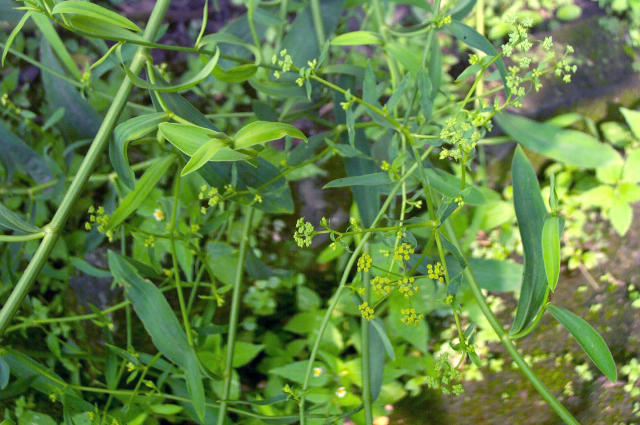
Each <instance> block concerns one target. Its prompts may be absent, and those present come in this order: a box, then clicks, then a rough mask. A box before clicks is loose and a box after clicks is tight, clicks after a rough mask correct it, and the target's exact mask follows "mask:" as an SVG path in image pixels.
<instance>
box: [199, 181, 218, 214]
mask: <svg viewBox="0 0 640 425" xmlns="http://www.w3.org/2000/svg"><path fill="white" fill-rule="evenodd" d="M198 199H200V200H203V199H208V201H207V206H206V207H201V208H200V212H201V213H202V214H206V213H207V208H209V207H214V206H216V205H218V202H220V201H221V200H222V196H220V192H218V189H217V188H215V187H209V186H207V185H206V184H205V185H202V187H201V188H200V193H199V194H198Z"/></svg>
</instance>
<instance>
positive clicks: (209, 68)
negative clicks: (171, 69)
mask: <svg viewBox="0 0 640 425" xmlns="http://www.w3.org/2000/svg"><path fill="white" fill-rule="evenodd" d="M219 58H220V49H216V53H215V54H214V55H213V56H212V57H211V59H210V60H209V62H207V64H206V65H205V66H203V67H202V69H201V70H200V71H198V73H197V74H196V75H194V76H193V77H191V78H189V79H188V80H187V81H183V82H182V83H180V84H175V85H172V86H167V85H164V84H151V83H149V82H147V81H145V80H143V79H142V78H140V77H138V76H137V75H134V74H133V73H132V72H131V71H130V70H129V67H128V66H126V65H125V64H124V63H123V69H124V72H125V73H126V74H127V77H128V78H129V79H130V80H131V82H132V83H133V85H135V86H136V87H140V88H143V89H147V90H154V91H159V92H167V93H175V92H180V91H184V90H188V89H190V88H191V87H193V86H195V85H197V84H198V83H200V82H201V81H202V80H204V79H205V78H207V77H208V76H209V75H211V73H212V72H213V70H214V68H215V67H216V65H217V64H218V59H219ZM158 81H160V80H158Z"/></svg>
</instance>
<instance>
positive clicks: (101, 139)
mask: <svg viewBox="0 0 640 425" xmlns="http://www.w3.org/2000/svg"><path fill="white" fill-rule="evenodd" d="M169 3H170V0H158V1H157V3H156V4H155V6H154V8H153V11H152V12H151V17H150V18H149V24H148V25H147V27H146V29H145V31H144V40H147V41H151V40H153V39H154V38H155V35H156V33H157V32H158V28H159V27H160V24H161V23H162V20H163V18H164V15H165V13H166V11H167V8H168V7H169ZM145 51H146V48H144V47H141V48H139V49H138V50H137V52H136V54H135V56H134V58H133V61H132V63H131V69H132V70H133V71H136V73H137V72H140V69H141V68H142V65H143V63H144V54H145ZM132 88H133V84H132V83H131V81H129V79H125V80H124V81H123V82H122V84H121V85H120V88H119V89H118V92H117V93H116V95H115V97H114V99H113V103H111V106H110V107H109V109H108V111H107V114H106V115H105V118H104V121H102V124H101V125H100V128H99V129H98V132H97V133H96V136H95V138H94V139H93V142H92V143H91V146H90V147H89V150H88V151H87V155H86V156H85V157H84V159H83V161H82V163H81V164H80V168H79V169H78V173H77V174H76V177H75V178H74V179H73V181H72V182H71V185H70V186H69V189H68V190H67V192H66V193H65V195H64V197H63V199H62V202H61V203H60V207H59V208H58V210H57V211H56V213H55V215H54V216H53V219H52V220H51V223H49V225H47V226H46V227H45V228H44V232H45V236H44V238H43V239H42V242H41V243H40V245H39V246H38V249H37V250H36V252H35V253H34V254H33V257H32V259H31V261H30V262H29V265H28V266H27V268H26V269H25V271H24V273H23V274H22V276H21V277H20V279H19V280H18V283H16V285H15V287H14V289H13V291H11V294H10V295H9V298H8V299H7V301H6V302H5V304H4V305H3V306H2V310H0V338H2V337H3V336H4V333H5V330H6V329H7V326H9V323H10V322H11V319H13V316H14V315H15V313H16V312H17V311H18V308H19V307H20V304H21V303H22V300H23V299H24V297H25V296H26V295H27V293H28V292H29V289H30V288H31V285H33V282H34V281H35V279H36V277H37V276H38V274H39V273H40V270H42V267H43V266H44V264H45V263H46V261H47V259H48V258H49V254H51V251H52V250H53V247H54V245H55V244H56V242H57V240H58V237H59V236H60V233H61V232H62V231H63V228H64V225H65V223H66V222H67V219H68V217H69V214H70V213H71V209H72V208H73V206H74V205H75V204H76V201H77V199H78V197H79V196H80V193H81V192H82V188H83V187H84V186H85V184H86V183H87V181H88V180H89V176H90V174H91V172H92V171H93V168H94V166H95V163H96V161H97V160H98V158H101V157H102V151H103V150H104V147H105V146H106V144H107V142H108V140H109V137H110V136H111V133H112V131H113V128H114V126H115V124H116V122H117V121H118V117H119V116H120V113H121V112H122V110H123V109H124V107H125V105H126V102H127V98H128V97H129V94H130V93H131V90H132Z"/></svg>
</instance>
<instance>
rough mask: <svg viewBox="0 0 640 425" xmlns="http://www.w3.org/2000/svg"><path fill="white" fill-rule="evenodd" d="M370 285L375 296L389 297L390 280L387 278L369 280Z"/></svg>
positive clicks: (378, 277)
mask: <svg viewBox="0 0 640 425" xmlns="http://www.w3.org/2000/svg"><path fill="white" fill-rule="evenodd" d="M371 285H372V286H373V290H374V291H375V293H376V294H377V295H382V296H384V295H389V294H390V293H391V291H392V290H393V287H392V286H391V280H390V279H389V278H388V277H382V276H376V277H374V278H373V279H372V280H371Z"/></svg>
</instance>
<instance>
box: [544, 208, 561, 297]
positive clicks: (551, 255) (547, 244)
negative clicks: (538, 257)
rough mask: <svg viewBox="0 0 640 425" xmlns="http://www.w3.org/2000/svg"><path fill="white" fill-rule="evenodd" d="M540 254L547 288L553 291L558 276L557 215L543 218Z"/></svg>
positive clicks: (558, 239) (558, 221) (558, 225)
mask: <svg viewBox="0 0 640 425" xmlns="http://www.w3.org/2000/svg"><path fill="white" fill-rule="evenodd" d="M542 256H543V259H544V270H545V272H546V274H547V283H548V285H549V289H551V291H555V290H556V285H557V284H558V279H559V277H560V218H558V217H557V216H548V217H547V218H546V219H545V220H544V225H543V226H542Z"/></svg>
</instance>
